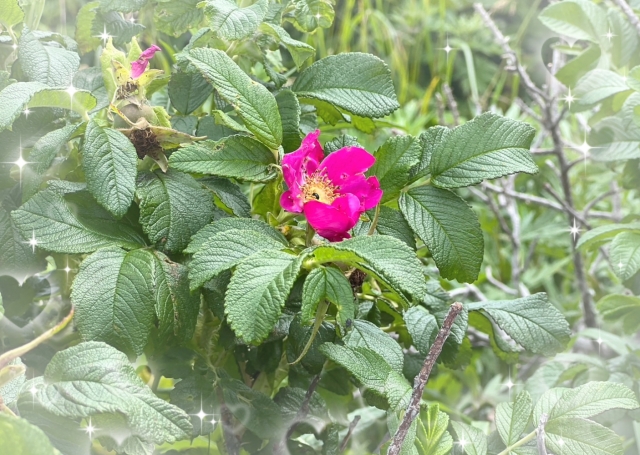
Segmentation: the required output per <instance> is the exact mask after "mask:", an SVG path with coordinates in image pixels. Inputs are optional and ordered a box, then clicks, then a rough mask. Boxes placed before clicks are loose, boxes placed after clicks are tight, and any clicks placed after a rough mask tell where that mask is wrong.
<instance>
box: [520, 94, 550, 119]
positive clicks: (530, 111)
mask: <svg viewBox="0 0 640 455" xmlns="http://www.w3.org/2000/svg"><path fill="white" fill-rule="evenodd" d="M516 104H517V105H518V107H520V109H522V112H524V113H525V114H527V115H528V116H529V117H531V118H533V119H534V120H536V121H537V122H538V123H543V121H544V120H543V119H542V117H540V115H538V113H537V112H535V111H534V110H533V109H531V108H530V107H529V106H528V105H527V103H525V102H524V101H523V100H522V98H516Z"/></svg>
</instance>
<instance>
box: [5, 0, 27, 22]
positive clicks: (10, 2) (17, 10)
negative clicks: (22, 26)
mask: <svg viewBox="0 0 640 455" xmlns="http://www.w3.org/2000/svg"><path fill="white" fill-rule="evenodd" d="M23 20H24V12H23V11H22V8H21V7H20V3H19V2H18V0H0V24H2V25H3V26H4V27H5V28H11V27H13V26H14V25H17V24H19V23H20V22H22V21H23Z"/></svg>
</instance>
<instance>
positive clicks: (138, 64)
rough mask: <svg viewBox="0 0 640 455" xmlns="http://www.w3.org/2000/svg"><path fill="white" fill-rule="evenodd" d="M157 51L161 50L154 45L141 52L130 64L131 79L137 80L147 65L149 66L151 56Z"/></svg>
mask: <svg viewBox="0 0 640 455" xmlns="http://www.w3.org/2000/svg"><path fill="white" fill-rule="evenodd" d="M159 50H161V49H160V48H159V47H158V46H156V45H155V44H154V45H152V46H151V47H150V48H148V49H146V50H145V51H144V52H142V54H140V58H139V59H138V60H136V61H135V62H132V63H131V77H132V78H133V79H137V78H139V77H140V75H141V74H142V73H144V70H146V69H147V65H148V64H149V60H151V59H152V58H153V55H154V54H155V53H156V52H158V51H159Z"/></svg>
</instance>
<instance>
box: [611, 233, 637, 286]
mask: <svg viewBox="0 0 640 455" xmlns="http://www.w3.org/2000/svg"><path fill="white" fill-rule="evenodd" d="M610 253H611V264H612V265H613V272H614V273H615V274H616V275H618V277H619V278H620V279H621V280H628V279H629V278H631V277H632V276H633V275H635V274H636V273H637V272H638V270H640V233H635V232H622V233H620V234H618V235H616V236H615V237H614V239H613V242H611V251H610Z"/></svg>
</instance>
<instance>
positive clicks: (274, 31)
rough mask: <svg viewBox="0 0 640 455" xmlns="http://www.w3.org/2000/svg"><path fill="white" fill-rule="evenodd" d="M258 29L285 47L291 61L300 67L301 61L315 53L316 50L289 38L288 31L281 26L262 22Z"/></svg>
mask: <svg viewBox="0 0 640 455" xmlns="http://www.w3.org/2000/svg"><path fill="white" fill-rule="evenodd" d="M260 31H262V32H263V33H267V34H269V35H271V36H273V37H274V38H276V39H277V40H278V41H279V42H280V44H282V45H283V46H284V47H286V48H287V50H288V51H289V53H290V54H291V58H293V63H295V65H296V66H297V67H298V68H300V67H301V66H302V65H303V63H304V62H305V61H306V60H307V59H308V58H309V57H311V56H313V55H314V54H315V53H316V50H315V49H314V48H313V47H312V46H310V45H308V44H307V43H303V42H302V41H298V40H295V39H293V38H291V36H290V35H289V33H288V32H287V31H286V30H285V29H284V28H282V27H280V26H279V25H276V24H272V23H270V22H263V23H262V24H261V25H260Z"/></svg>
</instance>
